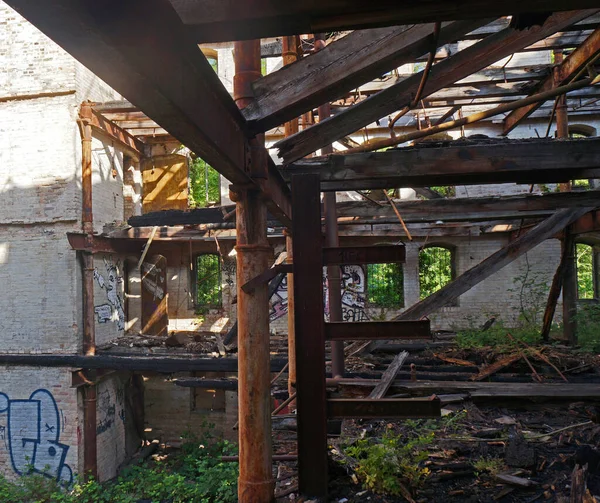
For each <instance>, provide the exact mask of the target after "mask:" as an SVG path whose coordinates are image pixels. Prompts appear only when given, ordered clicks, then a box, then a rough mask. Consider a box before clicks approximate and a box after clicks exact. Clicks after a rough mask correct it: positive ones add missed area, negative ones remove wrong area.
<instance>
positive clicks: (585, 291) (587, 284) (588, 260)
mask: <svg viewBox="0 0 600 503" xmlns="http://www.w3.org/2000/svg"><path fill="white" fill-rule="evenodd" d="M575 247H576V256H577V294H578V298H580V299H593V298H594V252H593V248H592V247H591V246H590V245H587V244H584V243H577V244H576V245H575Z"/></svg>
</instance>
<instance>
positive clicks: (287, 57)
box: [281, 36, 298, 295]
mask: <svg viewBox="0 0 600 503" xmlns="http://www.w3.org/2000/svg"><path fill="white" fill-rule="evenodd" d="M282 46H283V47H282V49H283V50H282V54H281V55H282V56H283V66H287V65H291V64H292V63H295V62H296V61H297V60H298V53H297V43H296V37H295V36H288V37H283V40H282ZM283 128H284V136H285V137H286V138H287V137H288V136H292V135H293V134H296V133H297V132H298V118H296V119H292V120H291V121H288V122H286V123H285V124H284V125H283ZM288 276H289V275H288ZM288 292H289V289H288ZM288 295H289V293H288Z"/></svg>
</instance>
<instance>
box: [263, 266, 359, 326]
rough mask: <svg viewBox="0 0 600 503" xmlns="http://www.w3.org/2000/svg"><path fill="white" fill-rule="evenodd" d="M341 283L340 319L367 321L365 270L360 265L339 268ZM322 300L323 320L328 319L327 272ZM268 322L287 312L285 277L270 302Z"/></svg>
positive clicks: (324, 275) (325, 271) (324, 274)
mask: <svg viewBox="0 0 600 503" xmlns="http://www.w3.org/2000/svg"><path fill="white" fill-rule="evenodd" d="M341 269H342V271H341V282H342V319H343V320H344V321H368V320H369V317H368V316H367V313H366V312H365V303H366V302H365V298H366V279H365V269H364V267H362V266H360V265H344V266H342V267H341ZM323 294H324V297H323V300H324V306H325V319H329V295H327V270H326V269H324V272H323ZM269 306H270V312H269V319H270V321H275V320H277V319H279V318H281V317H282V316H284V315H285V314H287V310H288V292H287V277H285V278H284V279H283V281H282V282H281V285H279V287H278V288H277V290H276V291H275V293H274V294H273V296H272V297H271V300H270V304H269Z"/></svg>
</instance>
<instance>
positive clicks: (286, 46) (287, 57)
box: [282, 36, 298, 138]
mask: <svg viewBox="0 0 600 503" xmlns="http://www.w3.org/2000/svg"><path fill="white" fill-rule="evenodd" d="M282 46H283V47H282V56H283V66H287V65H291V64H292V63H295V62H296V61H297V60H298V52H297V43H296V37H295V36H286V37H283V40H282ZM283 129H284V135H285V137H286V138H287V137H288V136H292V135H293V134H296V133H297V132H298V118H295V119H292V120H291V121H288V122H286V123H285V124H284V125H283Z"/></svg>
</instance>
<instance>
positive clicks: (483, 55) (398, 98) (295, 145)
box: [275, 9, 597, 164]
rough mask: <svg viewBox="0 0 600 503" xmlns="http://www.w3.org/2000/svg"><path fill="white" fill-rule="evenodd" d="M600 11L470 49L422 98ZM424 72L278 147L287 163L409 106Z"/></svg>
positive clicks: (447, 65) (437, 68)
mask: <svg viewBox="0 0 600 503" xmlns="http://www.w3.org/2000/svg"><path fill="white" fill-rule="evenodd" d="M595 12H597V9H596V10H581V11H569V12H559V13H554V14H552V15H551V16H550V17H549V18H548V19H547V20H546V22H545V23H544V24H543V25H542V26H534V27H531V28H529V29H526V30H516V29H514V28H507V29H505V30H502V31H500V32H498V33H496V34H494V35H490V36H489V37H487V38H485V39H484V40H482V41H481V42H478V43H477V44H474V45H472V46H471V47H467V48H466V49H463V50H462V51H460V52H458V53H457V54H455V55H454V56H451V57H449V58H448V59H446V60H444V61H441V62H440V63H438V64H436V65H434V66H433V67H432V68H431V72H430V74H429V78H428V80H427V83H426V85H425V89H424V91H423V95H422V98H425V97H427V96H429V95H430V94H432V93H434V92H436V91H439V90H440V89H443V88H444V87H447V86H449V85H451V84H453V83H455V82H456V81H458V80H461V79H464V78H465V77H467V76H468V75H471V74H472V73H474V72H477V71H479V70H481V69H483V68H485V67H486V66H488V65H490V64H492V63H495V62H496V61H498V60H500V59H502V58H504V57H506V56H509V55H511V54H513V53H514V52H517V51H519V50H521V49H522V48H523V47H526V46H528V45H531V44H532V43H534V42H536V41H538V40H541V39H543V38H545V37H547V36H548V35H551V34H553V33H556V32H557V31H559V30H561V29H563V28H564V27H565V26H568V25H570V24H572V23H574V22H577V21H580V20H581V19H584V18H586V17H588V16H590V15H592V14H594V13H595ZM421 77H422V72H420V73H417V74H415V75H413V76H412V77H409V78H407V79H406V80H404V81H402V82H399V83H398V84H396V85H394V86H392V87H390V88H388V89H386V90H384V91H381V92H379V93H377V94H375V95H373V96H370V97H369V98H367V99H366V100H364V101H362V102H361V103H358V104H357V105H354V106H352V107H350V108H349V109H348V110H346V111H344V112H342V113H340V114H338V115H335V116H333V117H331V118H329V119H327V120H324V121H322V122H319V123H318V124H315V125H314V126H312V127H310V128H308V129H305V130H303V131H301V132H299V133H297V134H295V135H292V136H290V137H289V138H286V139H285V140H282V141H280V142H278V143H276V144H275V147H276V148H279V156H280V157H282V158H283V162H284V164H287V163H290V162H293V161H296V160H298V159H300V158H302V157H304V156H306V155H308V154H310V153H312V152H314V151H316V150H317V149H319V148H321V147H322V146H324V145H327V144H330V143H333V142H334V141H335V140H337V139H338V138H340V137H342V136H347V135H349V134H351V133H353V132H355V131H358V130H359V129H360V128H362V127H364V126H366V125H367V124H370V123H371V122H374V121H376V120H378V119H380V118H381V117H384V116H386V115H388V114H391V113H394V112H395V111H396V110H400V109H402V108H403V107H405V106H409V105H410V103H411V102H412V100H413V97H414V94H415V93H416V90H417V87H418V86H419V84H420V82H421Z"/></svg>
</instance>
